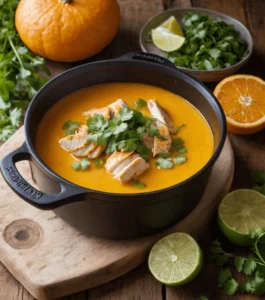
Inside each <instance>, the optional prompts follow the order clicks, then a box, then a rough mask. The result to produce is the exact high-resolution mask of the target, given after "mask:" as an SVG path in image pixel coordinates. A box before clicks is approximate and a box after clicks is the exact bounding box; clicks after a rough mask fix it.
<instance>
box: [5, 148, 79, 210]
mask: <svg viewBox="0 0 265 300" xmlns="http://www.w3.org/2000/svg"><path fill="white" fill-rule="evenodd" d="M30 158H31V154H30V152H29V151H28V149H27V146H26V144H25V143H24V144H23V145H22V146H21V147H20V148H18V149H17V150H15V151H13V152H11V153H9V154H8V155H6V156H5V157H4V158H3V159H2V160H1V163H0V169H1V172H2V175H3V177H4V179H5V181H6V182H7V184H8V185H9V186H10V187H11V189H12V190H13V191H14V192H15V193H16V194H17V195H19V196H20V197H21V198H23V199H24V200H26V201H27V202H28V203H30V204H32V205H34V206H36V207H38V208H42V209H53V208H56V207H59V206H62V205H65V204H67V203H70V202H73V201H75V197H77V196H79V195H80V194H83V193H84V192H85V191H84V189H82V188H79V187H78V188H77V187H75V186H74V185H71V184H70V183H66V182H63V181H61V180H60V179H58V178H57V179H56V181H57V182H58V184H59V186H60V191H59V193H57V194H45V193H43V192H41V191H39V190H37V189H36V188H34V187H33V186H32V185H30V184H29V183H28V182H27V181H26V180H25V179H24V178H23V177H22V176H21V175H20V173H19V171H18V169H17V168H16V165H15V163H17V162H19V161H22V160H30Z"/></svg>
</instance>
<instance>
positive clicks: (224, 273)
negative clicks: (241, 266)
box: [217, 268, 232, 287]
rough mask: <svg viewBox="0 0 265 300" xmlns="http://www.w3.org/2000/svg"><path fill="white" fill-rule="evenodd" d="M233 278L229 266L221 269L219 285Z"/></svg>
mask: <svg viewBox="0 0 265 300" xmlns="http://www.w3.org/2000/svg"><path fill="white" fill-rule="evenodd" d="M230 278H232V272H231V270H230V269H229V268H225V269H221V270H220V271H219V274H218V279H217V281H218V287H222V286H223V285H224V283H225V282H226V281H227V280H228V279H230Z"/></svg>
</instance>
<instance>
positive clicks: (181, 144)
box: [172, 138, 185, 151]
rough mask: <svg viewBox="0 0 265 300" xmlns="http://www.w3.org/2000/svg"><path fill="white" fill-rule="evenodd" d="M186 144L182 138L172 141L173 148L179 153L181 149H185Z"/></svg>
mask: <svg viewBox="0 0 265 300" xmlns="http://www.w3.org/2000/svg"><path fill="white" fill-rule="evenodd" d="M184 143H185V142H184V141H183V139H181V138H177V139H174V140H173V141H172V148H173V150H176V151H178V150H179V149H181V148H183V147H184Z"/></svg>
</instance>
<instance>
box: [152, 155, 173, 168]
mask: <svg viewBox="0 0 265 300" xmlns="http://www.w3.org/2000/svg"><path fill="white" fill-rule="evenodd" d="M155 165H156V166H157V167H158V169H172V168H173V166H174V164H173V162H172V159H171V158H158V160H157V161H156V162H155Z"/></svg>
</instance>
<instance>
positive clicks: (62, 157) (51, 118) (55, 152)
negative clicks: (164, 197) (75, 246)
mask: <svg viewBox="0 0 265 300" xmlns="http://www.w3.org/2000/svg"><path fill="white" fill-rule="evenodd" d="M119 98H122V99H123V100H124V101H126V102H127V103H128V104H129V105H130V107H131V108H133V102H134V101H135V100H137V99H138V98H142V99H146V100H149V99H155V100H157V101H158V103H159V104H160V105H161V106H162V107H163V108H165V110H166V111H167V112H168V113H169V115H170V117H171V118H172V120H173V123H174V124H175V125H177V126H178V125H181V124H186V127H184V128H183V129H182V130H181V131H180V133H179V134H178V136H177V137H181V138H183V140H184V141H185V145H186V148H187V149H188V153H187V154H186V155H187V158H188V160H187V162H186V163H184V164H183V165H176V166H175V167H174V168H173V169H167V170H159V169H157V167H156V166H155V161H156V159H152V160H151V161H150V162H149V164H150V168H149V170H148V171H147V172H146V173H144V174H143V175H142V176H141V177H140V180H141V181H142V182H144V183H145V184H146V188H145V189H138V188H135V187H132V186H131V185H130V184H125V185H122V184H120V183H119V182H118V181H117V180H115V179H114V178H113V177H112V175H111V174H109V173H107V172H106V171H105V168H96V167H95V166H94V164H93V163H91V166H90V167H89V169H88V170H87V171H84V172H82V171H79V172H77V171H75V170H74V169H73V168H72V166H71V164H72V162H73V161H74V158H73V157H72V156H71V155H70V154H69V153H68V152H66V151H65V150H63V149H62V148H61V147H60V145H59V143H58V141H59V139H60V138H62V137H64V136H65V132H64V131H63V130H62V125H63V124H64V122H65V121H67V120H69V119H71V120H73V121H78V122H81V123H85V120H84V117H83V116H82V112H84V111H87V110H89V109H92V108H100V107H104V106H107V105H108V104H110V103H112V102H114V101H116V100H117V99H119ZM141 112H142V113H143V114H145V115H149V112H148V109H147V108H144V109H142V110H141ZM174 138H175V137H174ZM36 149H37V152H38V154H39V156H40V158H41V159H42V160H43V161H44V162H45V164H46V165H47V166H48V167H49V168H50V169H51V170H53V171H54V172H55V173H57V174H59V175H60V176H61V177H63V178H65V179H67V180H68V181H70V182H73V183H75V184H77V185H80V186H83V187H87V188H90V189H93V190H99V191H106V192H113V193H142V192H149V191H155V190H160V189H163V188H166V187H169V186H172V185H174V184H177V183H179V182H181V181H183V180H185V179H187V178H189V177H190V176H192V175H193V174H195V173H196V172H198V171H199V170H200V169H201V168H202V167H203V166H204V165H205V164H206V163H207V162H208V160H209V159H210V157H211V155H212V152H213V137H212V132H211V130H210V128H209V126H208V124H207V122H206V121H205V119H204V118H203V116H202V115H201V114H200V112H199V111H198V110H197V109H196V108H195V107H194V106H192V105H191V104H190V103H189V102H187V101H186V100H184V99H183V98H181V97H179V96H177V95H175V94H173V93H171V92H168V91H166V90H164V89H161V88H158V87H154V86H151V85H145V84H138V83H110V84H101V85H97V86H92V87H88V88H85V89H82V90H78V91H76V92H74V93H72V94H69V95H68V96H66V97H65V98H64V99H62V100H61V101H59V102H58V103H56V104H55V105H54V106H53V107H52V108H51V109H50V110H49V111H48V112H47V113H46V114H45V116H44V118H43V119H42V121H41V123H40V126H39V128H38V131H37V136H36ZM175 155H176V154H174V155H173V156H175Z"/></svg>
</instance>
